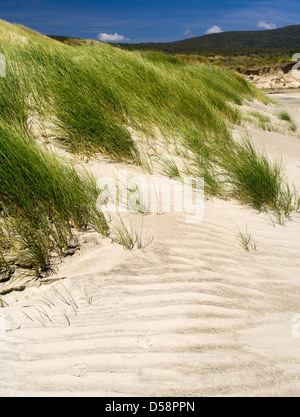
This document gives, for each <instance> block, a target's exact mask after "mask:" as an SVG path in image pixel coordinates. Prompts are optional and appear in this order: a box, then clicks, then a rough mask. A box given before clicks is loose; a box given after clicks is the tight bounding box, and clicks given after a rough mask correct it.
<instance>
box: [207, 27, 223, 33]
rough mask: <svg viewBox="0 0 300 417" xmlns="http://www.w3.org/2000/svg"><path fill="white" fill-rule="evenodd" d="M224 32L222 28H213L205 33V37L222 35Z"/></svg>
mask: <svg viewBox="0 0 300 417" xmlns="http://www.w3.org/2000/svg"><path fill="white" fill-rule="evenodd" d="M222 32H223V30H222V29H221V28H220V26H212V27H211V28H209V29H208V30H207V31H206V32H205V35H211V34H212V33H222Z"/></svg>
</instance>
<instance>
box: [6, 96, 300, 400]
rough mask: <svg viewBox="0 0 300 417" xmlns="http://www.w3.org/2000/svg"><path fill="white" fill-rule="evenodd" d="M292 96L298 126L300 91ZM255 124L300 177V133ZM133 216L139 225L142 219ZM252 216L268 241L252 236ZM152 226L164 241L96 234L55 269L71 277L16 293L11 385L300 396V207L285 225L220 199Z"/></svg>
mask: <svg viewBox="0 0 300 417" xmlns="http://www.w3.org/2000/svg"><path fill="white" fill-rule="evenodd" d="M298 97H299V98H298ZM280 99H281V100H284V99H283V98H282V96H281V98H280ZM288 105H289V106H291V104H290V103H288ZM292 106H293V107H292V110H291V113H292V114H293V116H294V118H295V119H297V121H298V125H299V126H300V96H297V101H296V104H295V103H294V104H292ZM251 133H252V135H253V139H254V141H255V143H256V144H257V146H260V147H261V148H265V149H266V151H267V152H268V153H269V154H270V155H271V156H272V157H275V158H276V157H280V156H283V158H284V161H285V163H286V166H287V171H288V174H289V175H290V176H291V177H292V179H293V181H295V183H296V185H297V187H300V177H299V173H300V139H299V138H297V137H295V136H294V137H289V136H287V135H280V134H274V133H269V132H261V131H255V130H253V129H252V131H251ZM88 165H89V166H90V168H91V169H92V171H93V172H95V173H97V174H101V173H105V174H107V173H108V172H110V169H111V166H108V165H107V164H106V163H97V162H96V161H93V162H91V163H90V164H88ZM116 168H118V167H116ZM130 217H131V221H132V222H133V224H134V225H135V226H136V229H137V230H139V228H140V224H141V216H140V215H137V214H133V215H131V216H130ZM246 227H247V230H248V232H249V233H251V236H252V239H253V240H254V241H255V243H256V245H257V251H252V252H249V253H247V252H245V251H244V250H243V249H242V247H241V246H240V241H239V239H238V233H239V230H241V231H243V232H245V231H246ZM143 234H144V235H145V236H153V237H154V240H153V243H152V244H151V245H150V246H149V247H147V248H146V249H145V251H141V250H134V251H131V252H126V251H124V250H123V248H122V247H120V246H119V245H117V244H115V243H111V242H110V241H109V240H108V239H105V240H104V239H102V238H100V237H98V236H97V235H96V234H95V233H92V232H90V233H88V234H85V235H83V236H81V243H82V248H81V250H80V251H79V252H77V253H76V254H75V255H74V256H73V257H68V258H66V259H65V260H64V261H63V263H62V264H60V265H59V266H58V269H57V273H56V275H54V276H53V277H51V278H53V279H55V278H64V279H63V280H62V281H61V282H59V281H58V282H54V283H53V284H51V285H49V284H48V285H46V284H44V285H42V286H41V287H39V288H36V287H29V288H27V289H26V290H25V291H24V292H19V293H16V292H14V293H12V294H10V295H8V296H6V297H5V301H6V302H8V303H9V305H10V306H9V307H8V308H4V309H1V310H0V314H4V315H5V316H6V322H7V330H8V332H7V337H6V339H4V340H3V341H2V342H1V341H0V375H1V379H0V395H1V396H5V395H8V396H15V395H18V396H67V395H68V396H69V395H71V396H91V395H97V396H204V395H208V396H215V395H217V396H232V395H240V396H242V395H243V396H250V395H257V396H269V395H270V396H296V395H299V392H300V379H299V376H300V365H299V358H300V354H299V352H300V338H296V337H293V335H292V330H293V326H294V325H295V323H293V322H292V318H293V316H294V315H295V314H298V313H300V292H299V283H300V277H299V271H300V258H299V243H300V216H295V217H294V218H293V221H288V222H287V223H286V225H285V226H279V225H276V226H275V227H274V225H273V224H272V221H271V220H270V218H269V217H268V216H267V215H265V214H258V213H257V212H255V211H254V210H252V209H250V208H247V207H244V206H241V205H240V204H238V203H236V202H232V201H231V202H230V201H222V200H218V199H214V200H213V201H207V202H206V203H205V218H204V221H203V222H202V223H200V224H194V225H189V224H187V223H186V222H185V218H184V215H183V214H174V213H169V214H167V213H166V214H163V215H155V214H151V215H148V216H145V217H144V230H143ZM55 288H56V290H57V291H58V292H56V291H55ZM65 289H67V290H68V292H66V290H65ZM68 294H71V296H70V295H68ZM62 295H63V296H64V297H65V298H68V297H69V299H70V297H73V299H74V301H75V302H76V305H77V307H78V309H77V307H75V302H71V301H69V304H70V305H67V304H64V302H63V298H62ZM90 297H92V303H91V304H90V303H89V301H90ZM48 299H51V300H52V301H53V304H54V306H51V308H50V306H49V302H48V301H47V300H48ZM64 309H65V313H63V311H64ZM38 310H39V311H38ZM75 312H76V315H75ZM24 313H26V315H27V316H25V314H24ZM46 313H47V315H48V316H49V318H48V317H46V316H45V314H46ZM28 317H31V319H32V320H33V321H31V320H30V319H29V318H28ZM50 320H51V321H52V322H50ZM68 320H69V321H70V325H68ZM41 322H42V323H44V326H46V327H43V325H42V324H41ZM294 330H295V329H294Z"/></svg>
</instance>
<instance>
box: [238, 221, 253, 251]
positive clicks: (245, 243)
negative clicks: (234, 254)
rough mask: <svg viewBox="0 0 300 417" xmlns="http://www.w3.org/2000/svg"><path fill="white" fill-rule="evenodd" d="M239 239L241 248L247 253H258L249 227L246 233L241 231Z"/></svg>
mask: <svg viewBox="0 0 300 417" xmlns="http://www.w3.org/2000/svg"><path fill="white" fill-rule="evenodd" d="M238 239H239V241H240V245H241V247H242V248H243V249H244V251H245V252H251V251H254V252H256V251H257V245H256V242H255V241H254V240H253V238H252V236H251V234H250V233H248V227H247V226H246V231H245V232H241V231H240V230H239V234H238Z"/></svg>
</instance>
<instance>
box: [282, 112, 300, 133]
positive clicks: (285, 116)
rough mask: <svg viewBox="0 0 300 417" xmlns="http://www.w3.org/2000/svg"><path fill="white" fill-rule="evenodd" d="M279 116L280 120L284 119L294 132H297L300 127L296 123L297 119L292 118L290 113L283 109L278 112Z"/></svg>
mask: <svg viewBox="0 0 300 417" xmlns="http://www.w3.org/2000/svg"><path fill="white" fill-rule="evenodd" d="M278 118H279V119H280V120H283V121H284V122H287V123H288V125H289V128H290V130H291V131H292V132H297V130H298V127H297V125H296V123H295V121H294V120H293V119H292V117H291V116H290V115H289V113H288V112H287V111H281V112H280V113H279V114H278Z"/></svg>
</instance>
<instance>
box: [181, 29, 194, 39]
mask: <svg viewBox="0 0 300 417" xmlns="http://www.w3.org/2000/svg"><path fill="white" fill-rule="evenodd" d="M183 36H185V37H186V38H191V37H192V36H193V32H192V31H191V30H190V29H187V30H186V31H185V32H184V34H183Z"/></svg>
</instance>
